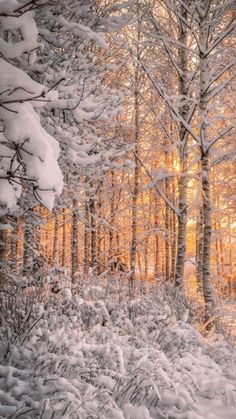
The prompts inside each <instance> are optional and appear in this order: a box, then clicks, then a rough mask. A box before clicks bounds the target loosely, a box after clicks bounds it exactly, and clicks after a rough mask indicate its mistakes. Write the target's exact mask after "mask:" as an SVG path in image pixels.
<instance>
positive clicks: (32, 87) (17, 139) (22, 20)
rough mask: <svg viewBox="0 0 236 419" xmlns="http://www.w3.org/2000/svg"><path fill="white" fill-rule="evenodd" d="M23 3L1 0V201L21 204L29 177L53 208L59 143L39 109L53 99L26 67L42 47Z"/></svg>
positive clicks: (11, 205) (59, 179)
mask: <svg viewBox="0 0 236 419" xmlns="http://www.w3.org/2000/svg"><path fill="white" fill-rule="evenodd" d="M21 6H22V4H21V3H18V2H17V1H13V2H12V1H9V2H5V1H4V2H1V3H0V14H1V17H0V23H1V33H0V35H1V39H0V52H1V55H2V57H3V58H1V59H0V72H1V81H0V94H1V95H0V100H1V102H0V119H1V124H2V131H3V132H2V135H1V143H0V155H1V166H0V191H1V192H0V202H1V206H2V207H3V209H4V211H6V210H8V209H12V208H14V206H15V205H16V202H17V199H18V198H19V196H20V194H21V184H22V181H23V180H28V181H29V180H30V182H31V183H32V184H33V188H34V194H35V196H36V197H37V198H38V199H39V200H40V201H41V202H42V203H43V204H44V205H45V206H46V207H47V208H49V209H51V208H52V205H53V202H54V197H55V194H60V193H61V191H62V186H63V180H62V174H61V171H60V169H59V166H58V163H57V160H58V157H59V146H58V143H57V142H56V140H55V139H54V138H53V137H51V136H50V135H49V134H48V133H47V132H46V131H45V130H44V128H43V127H42V125H41V123H40V118H39V116H38V114H37V113H36V112H35V108H36V107H37V106H39V105H40V106H42V105H43V104H45V103H47V102H48V101H50V100H51V97H50V94H49V95H47V90H48V89H47V88H46V87H45V86H43V85H41V84H39V83H37V82H36V81H34V80H32V78H31V77H30V76H29V75H28V74H26V72H25V71H23V70H22V69H21V68H22V67H23V64H21V61H22V62H25V61H27V66H31V65H32V64H34V63H35V61H36V58H37V54H36V51H37V49H38V48H39V43H38V42H37V38H38V30H37V25H36V23H35V20H34V14H33V13H32V12H30V11H28V12H26V13H22V14H20V13H18V12H17V10H18V9H19V8H20V7H21ZM8 14H9V15H8ZM12 14H13V16H12ZM14 14H15V16H14ZM6 33H8V36H7V38H6V37H5V35H6ZM5 39H7V40H5ZM9 59H12V62H8V61H7V60H9ZM18 67H20V68H18ZM29 68H30V67H29Z"/></svg>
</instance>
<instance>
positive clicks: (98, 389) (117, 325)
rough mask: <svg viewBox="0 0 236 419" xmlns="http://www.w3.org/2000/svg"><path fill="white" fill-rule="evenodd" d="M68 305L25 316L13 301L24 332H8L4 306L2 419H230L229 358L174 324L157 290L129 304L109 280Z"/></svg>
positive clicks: (222, 348)
mask: <svg viewBox="0 0 236 419" xmlns="http://www.w3.org/2000/svg"><path fill="white" fill-rule="evenodd" d="M23 295H24V296H25V291H24V294H23ZM67 297H68V290H67V291H66V293H65V294H64V296H63V295H61V297H58V296H57V298H58V299H59V300H58V304H57V306H56V307H54V308H53V306H52V304H51V303H50V301H49V300H48V301H47V302H46V305H47V307H48V308H46V307H44V308H43V303H42V302H41V303H40V304H39V303H38V304H35V305H33V306H32V305H31V306H30V305H29V304H26V303H25V309H24V307H23V305H22V301H23V300H24V299H25V297H24V299H21V296H20V293H18V306H17V304H16V303H15V311H18V312H19V313H20V314H18V317H19V316H21V319H22V320H21V326H20V325H19V326H18V328H15V329H14V327H13V325H12V326H11V331H10V330H9V325H10V323H9V319H10V318H11V319H12V317H11V316H10V313H8V311H9V310H10V307H9V305H8V306H7V305H5V306H4V300H2V311H3V312H4V313H5V315H4V316H3V319H2V326H1V337H2V342H3V345H2V347H1V364H0V375H1V379H0V416H1V417H4V418H10V417H11V418H13V417H14V418H16V417H18V416H22V417H24V418H26V419H30V418H34V419H35V418H44V419H46V418H52V417H53V418H64V419H65V418H68V419H69V418H84V419H85V418H99V419H118V418H119V419H138V418H140V419H145V418H146V419H157V418H173V419H174V418H175V419H178V418H179V419H180V418H181V419H207V418H211V419H213V418H215V419H216V418H219V417H221V418H222V417H227V418H231V417H232V418H233V417H234V416H233V414H235V413H236V407H235V405H236V383H235V376H234V375H233V370H232V368H233V353H232V352H231V350H230V348H228V347H227V345H226V344H224V343H223V342H214V343H212V344H209V343H208V342H207V341H206V340H205V339H204V338H203V337H202V336H201V335H200V334H199V333H198V332H197V331H196V330H195V329H194V328H193V327H192V326H191V325H189V324H187V323H185V322H183V321H182V320H178V319H177V318H176V317H175V316H174V313H173V310H172V309H171V308H170V306H169V305H168V295H166V292H165V291H164V290H163V289H161V288H160V287H159V288H158V289H152V290H151V292H150V293H149V292H147V294H146V296H140V295H138V294H137V295H136V296H134V298H132V299H131V298H130V297H129V296H128V292H127V289H126V288H125V287H124V286H123V285H121V283H120V282H118V283H117V282H116V280H115V279H114V278H109V283H107V284H106V286H104V287H101V286H99V287H98V286H97V285H96V282H95V283H91V284H90V285H89V284H88V283H87V284H84V285H83V286H81V287H80V293H79V295H78V294H77V295H73V296H71V295H70V302H69V303H68V301H66V300H67ZM63 298H65V300H64V304H63ZM8 301H9V299H8ZM20 301H21V302H20ZM25 301H26V300H25ZM44 302H45V299H44ZM44 304H45V303H44ZM4 307H5V309H4ZM7 307H8V308H7ZM59 307H60V308H59ZM29 310H31V311H30V312H31V315H29ZM183 310H185V309H184V308H183ZM7 314H8V315H9V319H8V320H7ZM212 399H214V401H212V404H211V400H212ZM211 406H215V407H214V410H212V411H211V410H210V409H211ZM216 406H217V407H216ZM217 409H221V410H220V411H221V412H222V411H224V414H225V416H217ZM210 412H211V413H210ZM227 415H228V416H227Z"/></svg>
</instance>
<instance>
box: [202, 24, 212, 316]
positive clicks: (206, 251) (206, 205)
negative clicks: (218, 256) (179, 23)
mask: <svg viewBox="0 0 236 419" xmlns="http://www.w3.org/2000/svg"><path fill="white" fill-rule="evenodd" d="M208 25H209V24H208V21H207V19H206V20H205V18H204V17H203V20H202V22H201V25H200V26H199V42H200V45H201V50H200V52H199V69H200V98H199V109H200V139H201V147H200V152H201V182H202V205H203V209H202V210H203V257H202V265H203V266H202V283H203V296H204V302H205V320H206V321H207V320H209V318H210V317H211V315H212V313H213V310H214V305H215V299H214V294H213V289H212V285H211V194H210V162H209V152H208V148H207V147H208V144H209V139H208V98H207V93H208V92H207V85H208V73H209V68H208V58H207V56H206V55H205V53H204V51H205V50H207V42H208Z"/></svg>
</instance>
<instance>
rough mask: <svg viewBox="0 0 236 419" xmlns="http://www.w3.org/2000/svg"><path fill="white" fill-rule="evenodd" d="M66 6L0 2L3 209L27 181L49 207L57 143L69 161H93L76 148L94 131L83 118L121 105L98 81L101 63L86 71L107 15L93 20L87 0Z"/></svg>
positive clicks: (57, 174) (100, 43)
mask: <svg viewBox="0 0 236 419" xmlns="http://www.w3.org/2000/svg"><path fill="white" fill-rule="evenodd" d="M64 6H65V3H64V2H63V1H50V2H48V1H46V2H43V4H41V3H40V2H39V4H38V3H37V2H36V4H34V2H26V3H24V2H23V4H22V2H18V1H2V0H0V53H1V59H0V72H1V80H0V119H1V137H0V190H1V193H0V204H1V207H2V209H3V212H7V211H8V210H9V209H10V210H11V209H13V208H14V207H15V205H16V202H17V200H18V198H19V196H20V195H21V192H22V186H24V185H25V184H26V183H30V184H31V185H32V186H33V193H34V196H35V198H36V199H37V200H38V201H40V202H41V203H42V204H43V205H45V206H46V207H47V208H48V209H52V206H53V203H54V198H55V195H59V194H60V193H61V191H62V187H63V179H62V174H61V170H60V168H59V165H58V158H59V146H58V144H57V141H56V140H59V142H60V143H61V144H62V145H63V151H65V154H66V160H67V162H68V161H69V162H70V163H71V162H72V163H73V164H78V165H85V166H87V165H88V164H92V165H93V164H95V163H96V162H95V161H94V159H95V157H92V156H91V157H90V156H88V154H86V156H85V155H84V154H83V152H84V150H80V148H79V147H77V144H78V142H79V137H80V136H84V137H86V136H87V135H90V134H91V132H92V129H91V128H89V129H88V125H87V129H88V131H90V132H86V130H85V125H86V124H85V125H83V123H84V121H88V122H90V123H91V120H96V119H98V118H99V117H100V115H102V116H103V119H106V120H108V119H109V118H110V117H112V115H115V114H116V111H114V109H115V108H117V106H119V104H120V95H119V94H116V93H115V92H112V91H111V89H109V88H108V87H107V88H105V87H104V88H102V86H101V81H100V80H101V79H102V74H103V72H104V68H103V67H102V66H100V68H99V69H98V70H97V72H96V71H95V72H93V73H92V74H91V75H90V73H91V69H92V67H95V68H96V67H97V66H96V63H95V60H96V55H98V54H97V53H94V52H92V51H93V49H94V50H96V49H97V48H98V47H106V43H105V41H104V39H103V33H102V32H103V31H109V28H110V25H109V18H107V17H106V16H105V15H104V16H103V21H101V23H99V22H100V20H101V19H100V18H99V16H96V12H95V13H93V12H92V11H91V8H92V6H93V2H89V4H87V5H84V2H83V1H81V0H74V1H72V2H70V3H69V4H68V5H67V6H68V7H67V8H65V7H64ZM121 7H122V6H121ZM70 13H71V15H70ZM109 13H112V10H110V11H109ZM69 15H70V19H69V20H68V16H69ZM71 16H73V19H72V18H71ZM126 21H127V17H126V18H125V17H123V15H122V16H121V19H120V20H119V19H118V18H117V24H118V22H120V26H122V25H123V24H125V22H126ZM94 22H96V23H94ZM101 29H103V30H102V31H101ZM93 43H95V44H97V46H96V47H94V46H93V45H92V44H93ZM84 56H86V57H89V58H85V59H84V58H83V57H84ZM83 66H85V67H86V66H87V67H86V68H85V67H84V68H83V69H82V67H83ZM79 67H80V68H79ZM81 70H82V77H81ZM98 72H100V74H99V77H96V76H97V75H98ZM103 76H104V74H103ZM95 79H96V80H95ZM36 80H37V81H36ZM46 86H47V87H46ZM40 107H42V108H44V109H39V108H40ZM45 109H47V110H45ZM81 123H82V127H80V128H79V126H80V125H81ZM72 125H73V127H72ZM94 126H95V123H94ZM52 135H53V136H54V137H55V138H56V140H55V139H54V138H53V137H52ZM75 136H76V137H78V138H76V139H75V140H74V137H75ZM70 143H71V144H70ZM74 143H75V146H74ZM67 146H68V147H67ZM81 152H82V153H81ZM97 154H98V157H97V158H96V161H97V160H101V153H97Z"/></svg>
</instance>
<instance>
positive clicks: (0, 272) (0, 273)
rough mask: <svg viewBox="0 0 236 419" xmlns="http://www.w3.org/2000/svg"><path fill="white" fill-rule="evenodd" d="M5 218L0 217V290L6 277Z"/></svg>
mask: <svg viewBox="0 0 236 419" xmlns="http://www.w3.org/2000/svg"><path fill="white" fill-rule="evenodd" d="M6 225H7V220H6V218H5V217H1V219H0V290H1V289H2V287H4V285H5V283H6V280H7V277H6V269H7V254H6V241H7V229H6Z"/></svg>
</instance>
